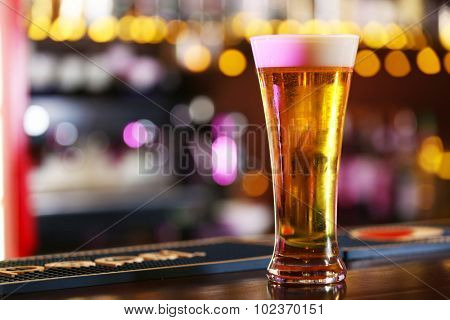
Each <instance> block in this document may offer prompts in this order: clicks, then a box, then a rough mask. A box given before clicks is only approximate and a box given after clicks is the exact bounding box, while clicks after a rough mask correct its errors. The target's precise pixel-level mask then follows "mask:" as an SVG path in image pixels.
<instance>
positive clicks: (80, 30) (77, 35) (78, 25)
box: [67, 18, 86, 41]
mask: <svg viewBox="0 0 450 320" xmlns="http://www.w3.org/2000/svg"><path fill="white" fill-rule="evenodd" d="M85 34H86V22H84V19H82V18H79V19H76V20H75V24H74V28H73V30H72V33H71V35H70V36H69V38H68V39H67V40H69V41H78V40H80V39H81V38H83V37H84V35H85Z"/></svg>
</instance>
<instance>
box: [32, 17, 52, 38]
mask: <svg viewBox="0 0 450 320" xmlns="http://www.w3.org/2000/svg"><path fill="white" fill-rule="evenodd" d="M50 26H51V20H50V17H49V16H44V15H42V16H38V17H35V18H33V19H32V21H31V23H30V26H29V27H28V37H29V38H30V39H31V40H34V41H42V40H45V39H47V36H48V34H49V32H50Z"/></svg>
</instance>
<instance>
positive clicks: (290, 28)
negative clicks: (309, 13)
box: [277, 19, 301, 34]
mask: <svg viewBox="0 0 450 320" xmlns="http://www.w3.org/2000/svg"><path fill="white" fill-rule="evenodd" d="M300 29H301V23H300V22H298V21H297V20H293V19H288V20H284V21H282V22H280V24H279V25H278V28H277V33H278V34H297V33H300Z"/></svg>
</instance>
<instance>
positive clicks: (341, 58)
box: [250, 34, 359, 68]
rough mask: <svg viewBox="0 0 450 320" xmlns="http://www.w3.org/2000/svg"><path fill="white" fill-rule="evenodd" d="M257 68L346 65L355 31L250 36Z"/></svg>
mask: <svg viewBox="0 0 450 320" xmlns="http://www.w3.org/2000/svg"><path fill="white" fill-rule="evenodd" d="M250 42H251V45H252V51H253V56H254V58H255V63H256V67H257V68H266V67H350V68H352V67H353V65H354V64H355V57H356V51H357V49H358V43H359V37H358V36H357V35H351V34H343V35H269V36H257V37H252V38H250Z"/></svg>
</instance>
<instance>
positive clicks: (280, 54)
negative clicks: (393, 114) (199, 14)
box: [251, 35, 359, 284]
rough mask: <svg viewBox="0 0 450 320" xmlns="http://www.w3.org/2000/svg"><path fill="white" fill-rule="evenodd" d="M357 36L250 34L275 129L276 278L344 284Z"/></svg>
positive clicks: (271, 271) (271, 132) (272, 268)
mask: <svg viewBox="0 0 450 320" xmlns="http://www.w3.org/2000/svg"><path fill="white" fill-rule="evenodd" d="M358 40H359V39H358V37H357V36H354V35H274V36H259V37H253V38H251V45H252V50H253V56H254V59H255V63H256V68H257V71H258V78H259V83H260V89H261V95H262V99H263V105H264V113H265V117H266V125H267V128H268V137H269V146H270V156H271V165H272V179H273V190H274V202H275V248H274V253H273V256H272V260H271V262H270V265H269V267H268V278H269V280H270V281H273V282H276V283H304V284H325V283H335V282H339V281H342V280H343V279H344V278H345V276H346V269H345V265H344V263H343V261H342V260H341V258H340V257H339V249H338V244H337V240H336V200H337V190H336V186H337V176H338V170H339V159H340V153H341V144H342V131H343V122H344V115H345V109H346V105H347V97H348V92H349V88H350V78H351V75H352V70H353V65H354V61H355V55H356V51H357V47H358V42H359V41H358Z"/></svg>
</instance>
